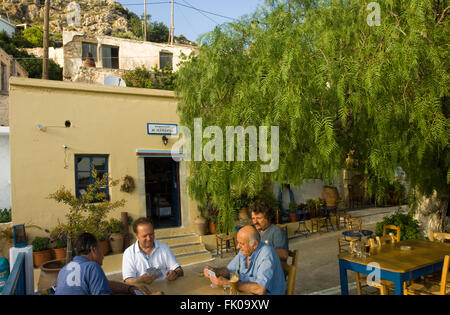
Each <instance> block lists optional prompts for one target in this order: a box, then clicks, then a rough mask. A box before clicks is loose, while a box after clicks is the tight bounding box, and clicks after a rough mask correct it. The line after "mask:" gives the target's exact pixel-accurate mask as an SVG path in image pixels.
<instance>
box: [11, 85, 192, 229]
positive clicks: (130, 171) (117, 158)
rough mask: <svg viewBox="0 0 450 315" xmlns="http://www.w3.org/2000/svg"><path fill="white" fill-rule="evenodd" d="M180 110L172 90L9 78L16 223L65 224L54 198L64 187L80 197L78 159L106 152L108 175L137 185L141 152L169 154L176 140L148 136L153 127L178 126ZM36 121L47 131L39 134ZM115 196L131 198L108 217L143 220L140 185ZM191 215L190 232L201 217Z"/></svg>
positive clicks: (183, 194)
mask: <svg viewBox="0 0 450 315" xmlns="http://www.w3.org/2000/svg"><path fill="white" fill-rule="evenodd" d="M176 107H177V103H176V100H175V98H174V95H173V92H170V91H161V90H148V89H136V88H125V87H110V86H98V85H89V84H82V83H70V82H56V81H44V80H37V79H24V78H11V90H10V121H11V124H10V125H11V129H10V143H11V148H10V149H11V199H12V209H14V210H13V214H12V216H13V217H12V218H13V223H15V224H16V223H22V222H24V223H28V224H36V225H39V226H40V227H42V228H44V229H46V228H52V227H54V226H55V225H56V224H57V222H58V220H60V221H64V215H65V213H66V212H67V209H68V208H67V207H65V206H63V205H61V204H58V203H56V202H55V201H54V200H51V199H48V195H49V194H50V193H52V192H55V191H56V190H57V189H58V187H60V186H61V185H64V186H65V187H67V188H69V189H70V190H71V191H72V192H75V166H74V163H75V161H74V155H75V154H108V155H109V173H110V176H111V177H112V178H113V179H120V178H123V177H124V176H125V175H130V176H132V177H133V179H134V180H135V183H136V186H138V185H139V181H138V157H137V156H136V150H137V149H145V150H170V148H171V144H173V143H174V142H175V141H176V139H170V140H169V144H168V145H167V146H164V145H163V143H162V141H161V136H157V135H148V134H147V129H146V128H147V123H174V124H178V123H179V119H178V115H177V113H176ZM66 120H70V122H71V124H72V126H71V127H70V128H66V127H64V123H65V121H66ZM38 124H41V125H42V126H44V128H45V131H40V130H39V129H38V128H37V125H38ZM63 145H66V146H67V147H68V148H67V149H64V148H63ZM182 176H183V174H181V177H182ZM110 196H111V200H112V201H114V200H119V199H122V198H124V199H126V205H125V207H124V208H121V209H117V210H116V211H115V212H114V213H111V215H110V217H116V218H120V212H122V211H127V212H128V213H129V215H131V216H132V217H133V218H137V217H139V216H145V209H142V206H140V195H139V187H136V189H135V190H134V191H133V192H132V193H124V192H121V191H120V187H119V186H116V187H113V188H112V189H111V190H110ZM183 198H187V196H186V192H185V191H182V192H181V199H183ZM182 203H183V202H182ZM141 204H142V203H141ZM186 204H187V205H191V204H192V202H191V201H188V202H186ZM140 207H141V208H140ZM185 210H186V209H185ZM185 210H184V211H185ZM195 211H196V209H195ZM188 217H189V218H188V220H183V222H184V226H183V227H184V228H188V229H189V228H190V227H192V226H193V224H192V223H191V222H192V221H193V220H194V219H195V217H194V215H189V216H188ZM30 232H31V231H30ZM32 233H37V234H42V233H43V232H42V233H41V232H39V231H37V232H34V231H33V232H32Z"/></svg>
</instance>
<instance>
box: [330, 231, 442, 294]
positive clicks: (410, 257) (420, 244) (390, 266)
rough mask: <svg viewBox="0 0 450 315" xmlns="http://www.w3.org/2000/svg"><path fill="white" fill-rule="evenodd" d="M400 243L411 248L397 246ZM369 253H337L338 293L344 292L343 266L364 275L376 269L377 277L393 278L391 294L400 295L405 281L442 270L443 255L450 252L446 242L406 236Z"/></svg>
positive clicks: (346, 282) (345, 287)
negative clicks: (411, 238)
mask: <svg viewBox="0 0 450 315" xmlns="http://www.w3.org/2000/svg"><path fill="white" fill-rule="evenodd" d="M400 246H411V248H412V249H411V250H401V249H400ZM370 253H371V255H370V256H368V257H366V258H359V257H352V255H351V254H350V253H343V254H340V255H339V256H338V257H339V273H340V280H341V294H342V295H348V280H347V270H352V271H355V272H359V273H362V274H365V275H368V274H373V273H374V272H378V271H379V276H380V278H381V279H383V280H389V281H392V282H394V285H395V294H396V295H403V283H404V282H405V281H408V280H412V279H415V278H418V277H420V276H423V275H425V274H429V273H432V272H434V271H439V270H442V265H443V261H444V256H445V255H449V254H450V244H446V243H437V242H430V241H424V240H407V241H401V242H399V243H396V244H394V245H384V246H382V247H381V248H376V249H371V252H370ZM370 263H376V264H378V265H379V268H375V267H371V266H368V265H369V264H370Z"/></svg>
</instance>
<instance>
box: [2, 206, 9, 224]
mask: <svg viewBox="0 0 450 315" xmlns="http://www.w3.org/2000/svg"><path fill="white" fill-rule="evenodd" d="M6 222H11V209H6V208H5V209H3V210H2V209H0V223H6Z"/></svg>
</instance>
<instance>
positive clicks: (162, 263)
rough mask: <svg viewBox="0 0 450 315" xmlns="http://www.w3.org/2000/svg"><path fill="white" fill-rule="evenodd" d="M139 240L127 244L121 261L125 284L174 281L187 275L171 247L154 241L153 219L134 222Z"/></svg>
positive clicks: (134, 228) (134, 229) (135, 232)
mask: <svg viewBox="0 0 450 315" xmlns="http://www.w3.org/2000/svg"><path fill="white" fill-rule="evenodd" d="M133 232H134V236H135V237H136V240H137V241H136V242H135V243H134V244H133V245H131V246H130V247H128V248H127V249H126V250H125V252H124V254H123V260H122V276H123V280H124V281H125V283H127V284H130V285H134V284H137V283H145V284H150V283H152V282H153V281H154V280H156V279H157V280H163V279H167V280H169V281H172V280H175V279H176V278H178V277H182V276H183V275H184V272H183V269H182V268H181V266H180V264H179V263H178V262H177V260H176V259H175V256H174V255H173V253H172V251H171V250H170V248H169V247H168V246H167V245H165V244H163V243H161V242H159V241H157V240H155V232H154V229H153V224H152V221H151V220H150V219H147V218H139V219H137V220H136V221H135V222H134V223H133Z"/></svg>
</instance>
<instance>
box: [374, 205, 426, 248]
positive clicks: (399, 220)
mask: <svg viewBox="0 0 450 315" xmlns="http://www.w3.org/2000/svg"><path fill="white" fill-rule="evenodd" d="M384 225H396V226H399V227H400V233H401V237H400V240H402V241H403V240H410V239H420V238H421V235H420V230H419V222H417V220H414V219H413V217H412V215H411V214H404V213H401V212H400V208H399V209H398V210H397V211H396V212H395V213H394V214H393V215H391V216H389V217H385V218H384V219H383V221H381V222H378V223H377V227H376V230H375V234H376V235H378V236H382V235H383V226H384Z"/></svg>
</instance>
